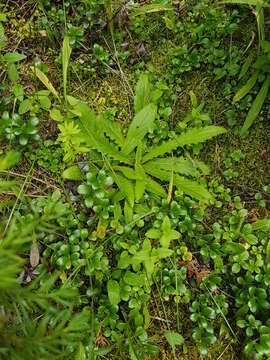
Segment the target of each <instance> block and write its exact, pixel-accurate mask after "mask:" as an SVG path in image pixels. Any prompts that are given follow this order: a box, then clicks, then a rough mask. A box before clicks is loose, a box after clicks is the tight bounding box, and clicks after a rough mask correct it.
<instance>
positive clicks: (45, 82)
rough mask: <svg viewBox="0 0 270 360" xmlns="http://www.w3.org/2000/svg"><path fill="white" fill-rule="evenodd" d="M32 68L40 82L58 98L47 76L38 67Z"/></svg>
mask: <svg viewBox="0 0 270 360" xmlns="http://www.w3.org/2000/svg"><path fill="white" fill-rule="evenodd" d="M32 70H33V71H34V73H35V74H36V76H37V77H38V79H39V80H40V81H41V82H42V84H43V85H44V86H45V87H46V88H47V89H48V90H49V91H50V92H51V93H52V94H53V95H54V96H55V97H56V98H57V99H58V100H60V98H59V94H58V92H57V91H56V90H55V88H54V86H53V84H52V83H51V82H50V80H49V79H48V77H47V76H46V75H45V74H44V73H43V72H42V71H41V70H39V69H38V68H33V67H32Z"/></svg>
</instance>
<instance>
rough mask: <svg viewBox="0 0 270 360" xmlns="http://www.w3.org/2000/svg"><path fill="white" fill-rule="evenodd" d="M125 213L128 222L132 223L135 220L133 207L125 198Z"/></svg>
mask: <svg viewBox="0 0 270 360" xmlns="http://www.w3.org/2000/svg"><path fill="white" fill-rule="evenodd" d="M124 215H125V221H126V224H130V223H131V222H132V220H133V208H132V207H131V206H130V204H129V202H128V201H127V200H125V205H124Z"/></svg>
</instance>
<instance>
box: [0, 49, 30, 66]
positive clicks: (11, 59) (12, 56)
mask: <svg viewBox="0 0 270 360" xmlns="http://www.w3.org/2000/svg"><path fill="white" fill-rule="evenodd" d="M25 58H26V56H25V55H23V54H19V53H17V52H8V53H6V54H5V55H4V56H3V59H4V60H5V61H6V62H7V63H9V64H13V63H16V62H18V61H21V60H24V59H25Z"/></svg>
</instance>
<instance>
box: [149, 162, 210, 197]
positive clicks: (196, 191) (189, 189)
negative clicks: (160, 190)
mask: <svg viewBox="0 0 270 360" xmlns="http://www.w3.org/2000/svg"><path fill="white" fill-rule="evenodd" d="M144 168H145V171H146V172H147V173H148V174H150V175H152V176H154V177H156V178H158V179H160V180H163V181H170V179H171V171H166V170H161V169H158V168H154V167H149V168H148V167H147V164H145V165H144ZM173 181H174V184H175V185H176V187H177V188H178V189H179V190H180V191H183V192H184V193H185V194H187V195H189V196H191V197H194V198H196V199H198V200H201V201H209V200H211V199H212V196H211V194H210V193H209V192H208V191H207V190H206V189H205V187H203V186H202V185H200V184H198V183H197V182H195V181H191V180H189V179H185V178H184V177H182V176H179V175H175V176H174V180H173Z"/></svg>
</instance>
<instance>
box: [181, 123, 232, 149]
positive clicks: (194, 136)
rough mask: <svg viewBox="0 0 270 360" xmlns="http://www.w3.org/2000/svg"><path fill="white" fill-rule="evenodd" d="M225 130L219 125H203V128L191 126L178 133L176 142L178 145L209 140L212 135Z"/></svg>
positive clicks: (222, 132)
mask: <svg viewBox="0 0 270 360" xmlns="http://www.w3.org/2000/svg"><path fill="white" fill-rule="evenodd" d="M226 132H227V130H226V129H225V128H223V127H221V126H214V125H210V126H205V127H203V128H199V129H197V128H193V129H189V130H187V131H186V132H185V133H183V134H181V135H179V138H178V142H179V144H180V146H185V145H193V144H199V143H202V142H205V141H206V140H210V139H212V138H213V137H215V136H217V135H221V134H225V133H226Z"/></svg>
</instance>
